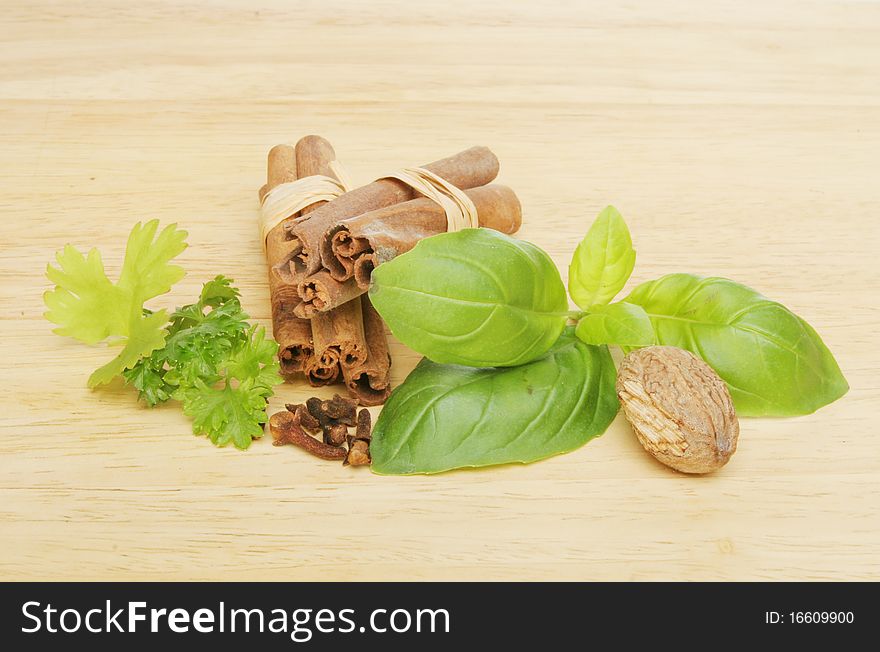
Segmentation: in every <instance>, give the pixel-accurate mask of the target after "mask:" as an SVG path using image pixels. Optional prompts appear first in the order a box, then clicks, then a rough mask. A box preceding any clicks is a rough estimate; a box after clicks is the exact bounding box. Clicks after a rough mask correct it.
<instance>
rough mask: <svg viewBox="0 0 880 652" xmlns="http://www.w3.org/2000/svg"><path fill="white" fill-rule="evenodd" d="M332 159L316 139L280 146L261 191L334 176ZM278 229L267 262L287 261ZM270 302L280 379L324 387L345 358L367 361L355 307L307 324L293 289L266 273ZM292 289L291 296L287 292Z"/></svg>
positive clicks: (285, 242) (270, 240) (271, 235)
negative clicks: (301, 375) (298, 377)
mask: <svg viewBox="0 0 880 652" xmlns="http://www.w3.org/2000/svg"><path fill="white" fill-rule="evenodd" d="M335 159H336V153H335V151H334V150H333V147H332V146H331V145H330V143H329V142H327V141H326V140H325V139H323V138H321V137H320V136H306V137H304V138H301V139H300V140H299V142H297V144H296V147H290V146H289V145H279V146H276V147H274V148H272V150H270V152H269V170H270V171H269V175H268V180H267V184H266V186H265V188H266V192H268V191H269V190H271V189H272V188H274V187H275V186H276V185H278V184H279V183H284V182H286V181H293V180H295V179H296V178H303V177H307V176H312V175H316V174H322V175H326V176H335V175H334V174H333V170H332V169H331V167H330V163H331V162H332V161H334V160H335ZM324 203H326V202H321V203H317V204H313V205H311V206H308V207H306V208H304V209H303V210H302V215H307V214H308V213H309V212H311V211H314V210H317V209H318V208H319V207H320V206H321V205H322V204H324ZM281 228H282V227H281V225H279V226H277V227H275V228H274V229H272V231H270V232H269V236H268V239H267V258H268V260H269V261H270V265H271V263H272V261H273V260H274V261H276V264H277V262H278V261H279V260H289V258H290V254H291V250H290V241H288V240H287V239H286V238H285V237H284V235H283V233H282V232H281ZM269 277H270V278H269V289H270V296H271V300H272V317H273V319H272V325H273V334H274V335H275V338H276V341H278V344H279V359H280V362H281V370H282V375H284V376H285V377H288V378H289V377H291V376H293V375H295V374H296V373H298V372H301V371H302V372H305V374H306V377H307V378H308V380H309V382H310V383H311V384H312V385H315V386H319V385H326V384H329V383H332V382H335V381H336V380H337V378H338V377H339V371H340V367H339V363H340V361H341V359H343V358H347V359H350V360H351V361H352V363H362V362H363V361H364V359H365V356H366V349H367V346H366V341H365V339H364V327H363V319H362V316H361V314H360V306H350V307H341V308H339V309H338V310H333V311H330V312H324V313H322V315H321V318H320V319H318V320H313V321H311V322H310V321H309V320H307V319H302V318H300V317H298V316H297V315H296V310H295V307H296V304H297V303H299V302H300V299H299V297H298V295H296V294H295V288H291V287H290V286H289V285H287V284H285V283H283V282H281V281H280V279H279V278H278V277H277V275H275V274H272V273H271V272H270V274H269ZM291 290H293V292H291Z"/></svg>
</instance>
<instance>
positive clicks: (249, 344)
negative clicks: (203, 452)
mask: <svg viewBox="0 0 880 652" xmlns="http://www.w3.org/2000/svg"><path fill="white" fill-rule="evenodd" d="M277 352H278V345H277V344H276V343H275V342H273V341H272V340H268V339H266V332H265V329H264V328H263V327H261V326H253V327H251V328H250V329H249V330H248V332H247V334H246V337H245V338H244V339H243V340H240V341H239V342H237V343H236V344H235V346H234V348H233V350H232V351H231V352H230V354H229V356H228V357H227V358H226V359H225V360H223V361H222V362H221V363H220V364H219V365H218V368H219V370H220V373H221V374H222V376H221V378H220V380H219V381H218V382H217V383H214V385H213V386H212V385H209V384H207V383H206V382H204V381H202V380H197V381H196V382H195V383H193V384H192V385H191V386H186V387H181V388H180V390H178V391H177V392H176V393H175V397H176V398H179V399H180V400H181V401H183V411H184V412H185V413H186V414H188V415H189V416H191V417H192V418H193V432H194V433H195V434H197V435H207V437H208V438H209V439H210V440H211V441H212V442H214V443H215V444H216V445H218V446H225V445H227V444H229V443H230V442H231V443H232V444H234V445H235V447H236V448H241V449H244V448H247V447H248V446H250V443H251V441H252V440H254V439H258V438H260V437H262V436H263V424H264V423H266V420H267V418H268V417H267V416H266V404H267V399H268V398H269V396H271V395H272V387H274V386H275V385H277V384H279V383H280V382H281V377H280V376H279V375H278V359H277V357H276V353H277Z"/></svg>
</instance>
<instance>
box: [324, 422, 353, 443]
mask: <svg viewBox="0 0 880 652" xmlns="http://www.w3.org/2000/svg"><path fill="white" fill-rule="evenodd" d="M347 439H348V426H346V425H345V424H344V423H334V424H333V425H332V426H330V427H329V428H327V430H325V431H324V443H325V444H330V445H331V446H337V447H338V446H342V445H343V444H345V442H346V440H347Z"/></svg>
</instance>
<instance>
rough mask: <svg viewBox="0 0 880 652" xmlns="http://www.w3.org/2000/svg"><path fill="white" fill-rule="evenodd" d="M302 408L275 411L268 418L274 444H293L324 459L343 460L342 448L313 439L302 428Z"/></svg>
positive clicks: (345, 456) (344, 457)
mask: <svg viewBox="0 0 880 652" xmlns="http://www.w3.org/2000/svg"><path fill="white" fill-rule="evenodd" d="M303 412H304V410H297V411H296V412H293V413H291V412H289V411H287V412H276V413H275V414H273V415H272V416H271V417H270V418H269V430H270V431H271V432H272V438H273V439H274V441H273V442H272V443H273V444H274V445H275V446H283V445H285V444H293V445H294V446H298V447H299V448H302V449H303V450H305V451H306V452H308V453H310V454H312V455H314V456H315V457H320V458H321V459H324V460H345V459H346V458H347V457H348V456H347V454H346V452H345V449H343V448H337V447H335V446H330V445H329V444H325V443H324V442H322V441H320V440H318V439H315V438H314V437H312V436H311V435H309V434H308V433H307V432H306V431H305V430H303V427H302V424H301V423H300V417H301V415H302V414H303Z"/></svg>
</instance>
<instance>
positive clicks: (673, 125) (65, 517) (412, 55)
mask: <svg viewBox="0 0 880 652" xmlns="http://www.w3.org/2000/svg"><path fill="white" fill-rule="evenodd" d="M438 4H440V6H439V7H431V6H427V3H413V2H398V1H396V0H388V1H383V2H373V3H354V2H351V3H346V2H339V1H336V2H334V1H327V0H320V1H319V0H312V1H308V2H297V3H290V2H282V1H280V0H273V1H269V0H261V2H258V3H253V2H244V1H243V0H226V1H224V2H198V1H195V0H183V2H181V1H180V0H175V1H173V2H172V1H157V0H144V1H143V2H138V3H130V2H121V1H118V2H110V1H100V2H91V3H88V6H77V5H74V4H72V3H64V2H59V3H53V2H44V1H38V2H29V3H13V2H4V3H3V5H4V6H3V10H2V11H0V31H2V33H3V35H4V38H3V40H2V42H0V60H2V61H3V66H2V67H0V210H2V220H0V304H2V318H0V371H2V378H3V389H2V392H3V410H2V414H0V455H2V474H0V547H2V548H3V550H4V551H5V552H4V554H3V555H2V557H0V578H2V579H26V578H30V579H72V578H78V579H328V580H329V579H412V580H416V579H734V580H746V579H768V578H772V579H839V578H853V579H866V578H874V579H876V578H877V577H878V573H880V555H878V554H877V552H878V545H880V533H878V524H880V519H878V516H880V513H878V506H880V480H878V478H880V475H878V473H880V455H878V453H880V446H878V441H880V440H878V437H877V427H876V424H875V423H874V422H873V420H874V419H876V417H877V415H878V387H880V385H878V380H877V378H878V374H880V355H878V350H880V347H878V345H877V342H876V337H877V333H878V330H880V313H878V309H877V307H876V303H877V288H878V284H880V274H878V271H880V266H878V262H877V261H878V251H880V237H878V236H880V233H878V223H880V222H878V215H880V184H878V181H880V179H878V171H880V161H878V155H880V40H878V38H877V34H878V30H880V4H878V3H876V2H858V1H853V2H790V1H788V0H784V1H781V2H775V3H747V4H745V5H744V4H743V3H739V2H733V1H730V2H708V3H693V2H686V1H685V0H669V1H665V2H652V3H636V4H633V3H628V4H624V5H621V6H619V7H613V6H611V3H605V2H598V1H596V2H579V3H559V6H553V3H521V4H520V3H510V2H507V1H505V2H501V1H489V2H481V3H474V2H470V1H469V0H447V1H446V2H443V3H438ZM639 5H641V6H639ZM306 133H319V134H322V135H324V136H326V137H327V138H329V139H330V140H331V141H332V142H333V143H334V144H335V145H336V148H337V152H338V153H339V156H340V158H342V159H343V160H344V162H345V163H346V164H347V165H348V167H349V169H350V170H351V172H352V174H353V176H354V177H355V178H356V179H359V180H362V181H366V180H368V179H370V178H371V175H376V174H379V173H381V172H383V171H387V170H390V169H392V168H395V167H399V166H401V165H411V164H419V163H423V162H426V161H430V160H433V159H435V158H438V157H441V156H445V155H447V154H450V153H452V152H454V151H457V150H459V149H463V148H465V147H467V146H470V145H473V144H486V145H489V146H491V147H492V148H493V149H494V150H495V151H496V152H497V154H498V155H499V157H500V159H501V161H502V176H501V178H502V180H503V181H504V182H505V183H508V184H509V185H511V186H513V187H514V188H515V189H516V190H517V192H518V193H519V195H520V197H521V199H522V202H523V205H524V209H525V219H526V222H525V226H524V228H523V230H522V233H521V236H522V237H523V238H526V239H529V240H531V241H533V242H535V243H537V244H538V245H540V246H541V247H543V248H545V249H546V250H547V251H549V252H550V253H551V254H552V256H553V257H554V259H555V260H556V262H557V263H558V264H559V265H560V269H561V270H563V273H564V272H565V270H566V268H567V264H568V260H569V257H570V255H571V252H572V250H573V247H574V244H575V243H576V241H577V240H578V239H580V237H581V236H582V234H583V233H584V232H585V230H586V228H587V226H588V225H589V223H590V222H591V220H592V219H593V218H594V216H595V215H596V214H597V212H598V211H599V210H600V209H601V208H602V207H603V206H604V205H606V204H608V203H614V204H615V205H616V206H617V207H618V208H619V209H620V210H621V211H622V212H623V213H624V215H625V216H626V218H627V220H628V222H629V224H630V227H631V229H632V231H633V234H634V240H635V246H636V248H637V250H638V262H637V265H636V271H635V274H634V275H633V278H632V280H631V284H635V283H638V282H641V281H644V280H647V279H649V278H653V277H656V276H658V275H661V274H664V273H667V272H673V271H691V272H695V273H700V274H717V275H723V276H728V277H732V278H734V279H737V280H739V281H741V282H743V283H747V284H749V285H752V286H754V287H756V288H759V289H760V290H761V291H763V292H764V293H765V294H767V295H768V296H770V297H772V298H775V299H778V300H780V301H782V302H784V303H785V304H787V305H788V306H790V307H791V308H792V309H794V310H795V311H796V312H798V313H799V314H801V315H803V316H804V317H805V318H806V319H808V320H809V321H810V322H811V323H812V324H813V325H814V326H815V328H816V329H817V330H818V331H819V332H820V333H821V335H822V336H823V337H824V339H825V341H826V342H827V344H828V345H829V347H830V348H831V349H832V351H833V352H834V353H835V355H836V356H837V359H838V360H839V362H840V364H841V367H842V368H843V370H844V372H845V374H846V376H847V377H848V379H849V382H850V384H851V386H852V389H851V391H850V392H849V394H848V395H847V396H846V397H845V398H844V399H843V400H841V401H839V402H838V403H836V404H834V405H831V406H829V407H827V408H825V409H823V410H821V411H820V412H819V413H817V414H815V415H812V416H808V417H802V418H796V419H778V420H769V419H752V420H744V421H743V423H742V436H741V440H740V447H739V451H738V452H737V454H736V456H735V457H734V458H733V460H732V462H731V463H730V464H729V465H728V466H727V467H726V468H725V469H724V470H723V471H722V472H720V473H718V474H717V475H714V476H712V477H704V478H692V477H684V476H681V475H678V474H675V473H673V472H671V471H669V470H667V469H666V468H665V467H662V466H660V465H659V464H657V463H655V462H653V461H652V459H651V458H650V457H648V456H647V455H646V454H645V453H644V452H643V451H642V450H641V448H640V447H639V445H638V443H637V441H636V439H635V437H634V436H633V434H632V432H631V430H630V429H629V427H628V425H627V424H626V422H625V421H624V420H623V418H622V417H618V419H617V421H615V423H614V424H613V425H612V427H611V428H610V429H609V430H608V431H607V432H606V434H605V435H604V436H603V437H601V438H600V439H598V440H596V441H594V442H592V443H590V444H589V445H587V446H585V447H584V448H582V449H580V450H578V451H576V452H574V453H571V454H569V455H565V456H561V457H557V458H554V459H551V460H549V461H545V462H541V463H538V464H534V465H530V466H515V467H508V468H496V469H493V470H489V471H480V472H456V473H449V474H446V475H442V476H437V477H412V478H385V477H377V476H373V475H371V474H370V473H369V471H367V470H365V469H360V470H349V469H343V468H341V467H337V466H336V465H333V464H325V463H319V462H318V461H316V460H314V459H311V458H308V457H307V456H305V455H304V454H301V452H300V451H298V450H296V449H293V448H290V447H286V448H282V449H279V448H275V447H273V446H271V444H270V441H268V438H267V439H264V440H262V441H260V442H258V443H256V444H255V445H254V446H253V447H252V448H251V450H249V451H248V452H246V453H242V452H238V451H236V450H219V449H215V448H214V447H213V446H212V445H211V444H210V443H209V442H207V441H206V440H205V439H203V438H197V437H194V436H192V435H191V434H190V424H189V422H188V420H187V419H186V418H185V417H184V416H183V414H182V413H181V411H180V410H179V408H178V407H177V406H176V405H168V406H165V407H162V408H159V409H156V410H152V411H149V410H146V409H143V408H140V407H138V406H137V405H136V402H135V398H134V396H133V395H132V393H131V392H129V391H125V390H123V389H121V388H116V389H111V390H109V391H99V392H91V391H88V390H87V389H85V381H86V378H87V376H88V374H89V373H90V372H91V370H92V369H94V368H96V367H98V366H99V365H100V364H102V363H103V362H104V361H105V360H106V359H107V358H108V352H107V351H106V350H105V349H101V348H90V347H87V346H83V345H81V344H79V343H77V342H74V341H72V340H67V339H64V338H61V337H58V336H56V335H53V334H52V333H51V325H50V324H48V323H47V322H46V321H45V320H43V319H42V317H41V314H42V312H43V307H42V302H41V294H42V292H43V291H44V290H45V289H47V288H48V287H49V285H48V282H47V281H46V279H45V278H44V276H43V269H44V267H45V265H46V263H47V262H48V261H49V260H50V259H51V257H52V254H53V252H54V251H55V250H57V249H58V248H60V247H62V246H63V245H64V244H65V243H68V242H70V243H74V244H77V245H79V246H81V247H91V246H98V247H99V248H100V249H101V251H102V252H103V254H104V257H105V260H106V262H107V266H108V269H109V271H110V272H111V274H115V273H116V272H118V269H119V264H120V261H121V255H122V251H123V246H124V242H125V237H126V235H127V233H128V231H129V229H130V228H131V226H132V224H133V223H134V222H136V221H138V220H141V219H146V218H153V217H158V218H160V219H161V220H162V222H163V223H170V222H178V223H179V224H180V225H181V226H183V227H184V228H186V229H187V230H188V231H189V232H190V236H189V242H190V248H189V249H188V250H187V251H186V252H185V253H184V254H183V255H182V256H181V261H182V264H183V265H184V266H185V267H186V269H187V271H188V275H187V277H186V279H185V280H184V281H183V282H181V283H180V284H179V285H178V286H176V287H175V288H174V290H173V291H172V293H171V294H170V295H169V296H167V297H165V298H163V299H162V300H161V301H159V302H158V304H157V305H162V306H169V307H171V306H174V305H178V304H181V303H186V302H188V301H190V300H192V298H193V297H195V295H196V293H197V291H198V288H199V287H200V285H201V283H202V282H203V281H205V280H206V279H208V278H209V277H212V276H214V275H215V274H218V273H224V274H228V275H230V276H232V277H234V278H235V280H236V281H237V282H238V284H239V285H240V286H241V288H242V290H243V301H244V304H245V307H246V309H247V310H248V312H250V313H251V314H252V315H253V316H254V317H255V318H256V319H258V320H259V321H261V322H264V323H265V322H266V321H267V318H268V296H267V288H266V282H265V274H266V270H265V267H264V263H263V258H262V253H261V250H260V246H259V243H258V238H257V233H256V226H255V224H256V216H257V205H256V190H257V188H258V187H259V186H260V184H262V183H263V181H264V175H265V155H266V152H267V151H268V149H269V148H270V147H271V146H272V145H274V144H276V143H279V142H285V141H288V142H292V141H294V140H295V139H296V138H298V137H299V136H301V135H304V134H306ZM393 354H394V382H395V383H399V382H401V381H402V380H403V378H404V377H405V376H406V374H407V373H408V372H409V370H410V369H411V368H412V367H413V365H414V364H415V363H416V361H417V358H416V356H415V355H414V354H413V353H412V352H410V351H407V350H405V349H404V348H403V347H401V346H400V345H395V346H394V347H393ZM311 393H312V392H311V390H310V389H309V388H307V387H305V386H304V385H303V384H293V385H289V386H285V387H283V388H281V390H280V391H279V392H278V396H277V397H276V398H275V399H273V401H272V405H273V408H277V407H279V406H281V405H282V404H283V403H284V402H285V401H294V400H301V399H302V398H303V397H306V396H308V395H310V394H311ZM330 393H332V392H329V391H328V392H325V394H330Z"/></svg>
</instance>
